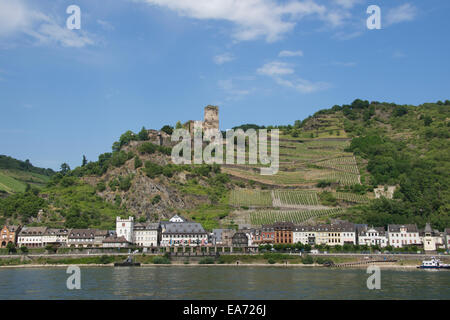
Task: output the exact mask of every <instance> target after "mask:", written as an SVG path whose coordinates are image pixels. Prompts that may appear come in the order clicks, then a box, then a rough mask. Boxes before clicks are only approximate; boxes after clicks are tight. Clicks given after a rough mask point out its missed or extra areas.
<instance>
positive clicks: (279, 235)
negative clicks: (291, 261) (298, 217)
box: [273, 222, 295, 244]
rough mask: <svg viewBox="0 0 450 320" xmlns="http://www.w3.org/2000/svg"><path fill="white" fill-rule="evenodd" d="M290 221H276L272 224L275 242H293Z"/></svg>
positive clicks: (292, 228)
mask: <svg viewBox="0 0 450 320" xmlns="http://www.w3.org/2000/svg"><path fill="white" fill-rule="evenodd" d="M294 228H295V226H294V224H293V223H292V222H276V223H274V224H273V229H274V232H275V244H288V243H293V236H292V232H293V231H294Z"/></svg>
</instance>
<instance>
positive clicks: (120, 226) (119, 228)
mask: <svg viewBox="0 0 450 320" xmlns="http://www.w3.org/2000/svg"><path fill="white" fill-rule="evenodd" d="M133 229H134V218H133V217H128V219H121V218H120V217H117V218H116V235H117V237H118V238H119V237H124V238H125V239H126V240H127V241H128V242H133V240H134V239H133Z"/></svg>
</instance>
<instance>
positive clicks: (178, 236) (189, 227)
mask: <svg viewBox="0 0 450 320" xmlns="http://www.w3.org/2000/svg"><path fill="white" fill-rule="evenodd" d="M160 243H161V246H163V247H173V246H176V247H178V246H203V245H207V244H208V233H207V232H206V231H205V229H203V227H202V225H201V224H200V223H197V222H189V221H186V220H185V219H183V218H181V217H180V216H178V215H175V216H174V217H172V218H171V219H170V220H169V221H162V222H161V242H160Z"/></svg>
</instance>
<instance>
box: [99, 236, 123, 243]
mask: <svg viewBox="0 0 450 320" xmlns="http://www.w3.org/2000/svg"><path fill="white" fill-rule="evenodd" d="M102 242H103V243H129V242H128V241H127V239H125V237H123V236H122V237H118V238H117V237H109V238H106V239H104V240H103V241H102Z"/></svg>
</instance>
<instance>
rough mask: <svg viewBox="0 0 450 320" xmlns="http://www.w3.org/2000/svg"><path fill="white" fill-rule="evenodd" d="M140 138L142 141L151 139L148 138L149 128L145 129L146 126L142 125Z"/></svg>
mask: <svg viewBox="0 0 450 320" xmlns="http://www.w3.org/2000/svg"><path fill="white" fill-rule="evenodd" d="M138 139H139V140H140V141H147V140H148V139H149V138H148V131H147V129H145V127H142V129H141V131H139V133H138Z"/></svg>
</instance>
